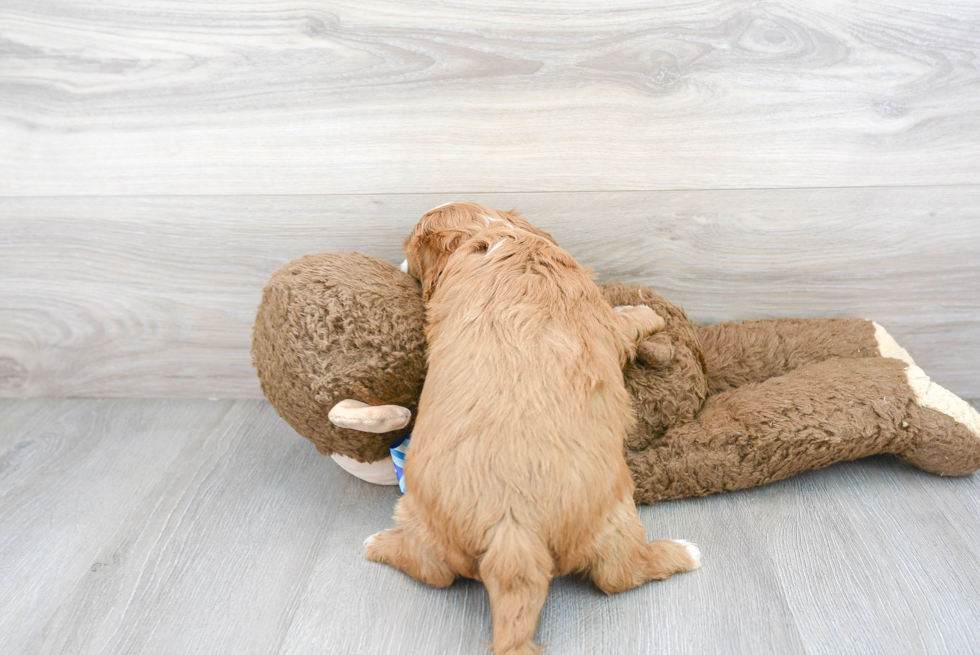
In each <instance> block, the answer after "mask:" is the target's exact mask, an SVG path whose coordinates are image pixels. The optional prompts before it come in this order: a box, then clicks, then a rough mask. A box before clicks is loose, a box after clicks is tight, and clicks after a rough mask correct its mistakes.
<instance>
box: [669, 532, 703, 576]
mask: <svg viewBox="0 0 980 655" xmlns="http://www.w3.org/2000/svg"><path fill="white" fill-rule="evenodd" d="M674 543H677V544H680V545H681V546H684V549H685V550H686V551H687V554H688V555H690V556H691V559H693V560H694V568H696V569H699V568H701V549H700V548H698V547H697V545H695V544H692V543H691V542H690V541H688V540H686V539H674Z"/></svg>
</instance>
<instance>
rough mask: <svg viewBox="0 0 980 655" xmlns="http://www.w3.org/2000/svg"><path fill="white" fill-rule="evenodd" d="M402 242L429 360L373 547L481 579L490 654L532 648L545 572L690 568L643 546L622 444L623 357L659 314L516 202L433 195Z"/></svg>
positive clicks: (653, 575) (441, 575)
mask: <svg viewBox="0 0 980 655" xmlns="http://www.w3.org/2000/svg"><path fill="white" fill-rule="evenodd" d="M405 254H406V257H407V261H408V270H409V272H410V273H411V274H412V275H414V276H415V277H417V278H418V279H419V280H420V281H421V284H422V293H423V298H424V300H425V302H426V310H427V312H428V320H429V325H428V327H427V331H426V337H427V339H428V342H429V350H428V360H429V366H428V374H427V376H426V380H425V385H424V387H423V389H422V396H421V399H420V401H419V407H418V416H417V419H416V422H415V429H414V431H413V434H412V444H411V447H410V449H409V451H408V457H407V461H406V463H405V482H406V493H405V495H404V496H403V497H402V498H401V500H400V501H399V503H398V506H397V508H396V510H395V516H394V518H395V521H396V522H397V524H398V527H396V528H395V529H393V530H388V531H385V532H381V533H379V534H377V535H374V536H373V537H369V538H368V541H367V542H365V544H366V549H365V556H366V557H367V558H368V559H370V560H373V561H376V562H382V563H385V564H390V565H392V566H395V567H397V568H399V569H401V570H402V571H404V572H406V573H408V574H409V575H410V576H412V577H413V578H415V579H416V580H419V581H421V582H425V583H427V584H430V585H433V586H436V587H444V586H447V585H449V584H451V583H452V581H453V580H454V579H455V577H456V576H465V577H469V578H475V579H478V580H482V581H483V583H484V585H486V588H487V592H488V594H489V596H490V609H491V614H492V619H493V646H492V648H493V650H494V652H495V653H498V654H501V653H535V652H537V651H538V647H537V646H536V645H535V644H534V643H533V641H532V638H533V637H534V632H535V630H536V629H537V623H538V617H539V615H540V613H541V608H542V606H543V605H544V601H545V597H546V596H547V594H548V585H549V583H550V581H551V578H552V577H553V576H556V575H565V574H568V573H572V572H575V571H582V572H587V573H588V574H589V575H590V576H591V578H592V580H594V581H595V584H596V585H597V586H598V587H599V588H600V589H602V590H603V591H604V592H606V593H614V592H619V591H625V590H627V589H631V588H633V587H636V586H638V585H641V584H643V583H645V582H647V581H650V580H663V579H665V578H668V577H670V576H671V575H672V574H674V573H678V572H681V571H689V570H691V569H694V568H697V567H698V565H699V557H700V556H699V553H698V550H697V548H696V547H695V546H694V545H693V544H689V543H687V542H684V541H672V540H663V541H654V542H652V543H647V541H646V537H645V535H644V529H643V525H642V524H641V523H640V520H639V517H638V516H637V513H636V506H635V505H634V503H633V482H632V479H631V478H630V474H629V470H628V468H627V466H626V462H625V459H624V457H623V444H624V441H625V439H626V435H627V433H628V431H629V429H630V427H631V426H632V424H633V421H634V418H633V414H632V411H631V408H630V399H629V396H628V394H627V391H626V388H625V385H624V382H623V372H622V371H623V366H624V365H625V363H626V362H627V359H628V358H630V357H632V356H633V355H634V353H635V351H636V346H637V342H638V341H639V340H641V339H643V338H644V337H646V336H647V335H649V334H651V333H652V332H655V331H658V330H662V329H663V327H664V321H663V319H662V318H661V317H660V316H658V315H657V314H656V313H655V312H654V311H653V310H651V309H649V308H648V307H632V308H625V309H623V310H622V311H619V312H617V311H614V310H613V308H612V307H610V306H609V304H608V303H606V301H605V300H604V299H603V297H602V295H601V294H600V292H599V289H598V287H596V285H595V284H594V283H593V282H592V280H591V278H590V275H589V273H588V272H587V271H585V270H584V269H583V268H582V267H581V266H579V265H578V263H577V262H576V261H575V260H574V259H573V258H572V257H571V256H570V255H569V254H568V253H567V252H565V251H564V250H562V249H561V248H559V247H558V245H557V244H556V243H555V241H554V239H552V238H551V236H550V235H548V234H547V233H546V232H542V231H541V230H539V229H537V228H535V227H533V226H532V225H531V224H530V223H528V222H527V221H526V220H524V219H523V218H522V217H521V216H520V215H518V214H516V213H513V212H498V211H495V210H492V209H490V208H488V207H484V206H481V205H477V204H472V203H454V204H451V205H448V206H443V207H439V208H436V209H434V210H432V211H430V212H428V213H427V214H426V215H425V216H423V217H422V219H421V220H420V221H419V223H418V225H417V226H416V227H415V230H414V231H413V232H412V235H411V237H410V238H409V239H408V241H406V243H405Z"/></svg>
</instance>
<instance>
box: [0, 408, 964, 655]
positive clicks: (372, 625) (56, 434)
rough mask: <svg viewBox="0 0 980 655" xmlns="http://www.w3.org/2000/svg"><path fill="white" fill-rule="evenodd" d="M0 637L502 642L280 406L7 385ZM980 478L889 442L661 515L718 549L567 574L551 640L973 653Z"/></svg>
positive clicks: (111, 644)
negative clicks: (945, 474)
mask: <svg viewBox="0 0 980 655" xmlns="http://www.w3.org/2000/svg"><path fill="white" fill-rule="evenodd" d="M0 428H2V432H0V462H2V465H0V548H2V552H3V554H4V565H3V566H2V567H0V652H4V653H30V654H32V655H33V654H46V653H59V654H60V653H71V654H80V655H81V654H89V653H92V654H94V653H106V654H114V653H119V654H122V653H136V652H138V653H145V654H147V655H158V654H160V655H162V654H165V653H173V652H181V653H187V654H188V655H224V654H226V653H227V654H229V655H230V654H232V653H234V654H236V655H237V654H239V653H242V652H248V653H268V654H274V653H283V654H287V653H289V654H304V655H305V654H310V655H314V654H316V655H319V654H324V655H325V654H327V653H329V654H330V655H356V654H360V653H379V654H385V655H415V654H417V653H461V654H467V655H469V654H473V655H482V654H483V653H486V652H487V651H486V650H485V649H484V648H483V647H482V646H481V642H486V641H489V639H490V625H491V624H490V612H489V606H488V603H487V598H486V592H485V590H484V589H483V586H482V585H481V584H479V583H477V582H473V581H461V582H458V583H456V584H454V585H453V586H452V587H450V588H448V589H432V588H429V587H426V586H424V585H421V584H418V583H415V582H414V581H412V580H411V579H409V578H408V577H407V576H405V575H404V574H402V573H400V572H398V571H396V570H394V569H392V568H390V567H386V566H382V565H378V564H375V563H372V562H368V561H366V560H364V559H363V557H362V555H361V548H362V547H361V542H362V541H363V539H364V538H365V537H366V536H367V535H369V534H372V533H374V532H376V531H378V530H380V529H384V528H386V527H388V526H389V525H390V522H391V519H390V515H391V511H392V509H393V506H394V503H395V501H396V499H397V496H398V493H397V490H396V489H393V488H391V487H377V486H373V485H369V484H367V483H365V482H362V481H360V480H356V479H354V478H353V477H351V476H349V475H348V474H347V473H345V472H344V471H342V470H341V469H340V468H339V467H337V466H336V465H335V464H334V463H333V462H332V461H330V460H329V459H327V458H325V457H322V456H320V455H318V454H316V452H315V451H314V449H313V448H312V447H311V446H310V445H309V444H308V443H307V442H306V441H304V440H302V439H300V438H299V437H298V436H296V435H295V434H294V433H292V431H291V430H290V429H289V427H288V426H287V425H286V424H285V423H283V422H282V421H281V420H280V419H279V418H278V417H277V416H276V415H275V413H274V411H273V410H272V408H271V407H270V406H269V405H268V404H266V403H265V402H264V401H254V400H241V401H218V402H209V401H205V400H173V399H169V400H75V399H73V400H58V399H30V400H9V399H8V400H0ZM978 507H980V477H978V476H976V475H974V476H971V477H967V478H960V479H944V478H939V477H936V476H932V475H928V474H925V473H922V472H921V471H918V470H915V469H913V468H911V467H908V466H905V465H903V464H900V463H898V462H897V461H896V460H893V459H890V458H871V459H867V460H862V461H859V462H853V463H848V464H844V465H837V466H833V467H830V468H827V469H824V470H822V471H817V472H813V473H810V474H805V475H802V476H798V477H796V478H793V479H791V480H786V481H783V482H779V483H776V484H773V485H770V486H768V487H763V488H760V489H755V490H750V491H743V492H736V493H732V494H727V495H721V496H712V497H708V498H698V499H690V500H684V501H676V502H671V503H661V504H659V505H655V506H653V507H644V508H641V510H640V516H641V519H642V520H643V522H644V524H645V525H646V527H647V535H648V537H650V538H654V537H685V538H689V539H691V540H694V541H696V542H697V543H698V544H699V545H700V547H701V548H702V552H703V555H704V565H703V566H702V568H701V569H699V570H698V571H696V572H692V573H688V574H684V575H679V576H676V577H674V578H672V579H670V580H668V581H666V582H662V583H651V584H648V585H645V586H643V587H641V588H639V589H636V590H633V591H631V592H627V593H625V594H618V595H614V596H605V595H603V594H602V593H600V592H598V591H597V590H595V589H594V588H593V587H592V586H591V585H590V584H588V583H586V582H584V581H581V580H579V579H577V578H575V577H569V578H562V579H558V580H555V581H554V583H553V584H552V589H551V593H550V595H549V598H548V602H547V604H546V605H545V608H544V612H543V613H542V618H541V624H540V627H539V630H538V637H539V639H540V641H542V642H545V643H547V644H549V648H548V650H547V651H546V652H551V653H563V654H565V653H567V654H570V655H580V654H581V655H586V654H588V655H591V654H593V653H651V652H670V653H678V654H688V653H690V654H692V655H694V654H702V653H726V654H733V655H740V654H745V655H755V654H758V653H779V654H782V653H801V654H802V653H808V654H811V655H818V654H821V653H837V652H842V651H843V652H867V653H963V652H971V650H972V645H975V644H976V643H977V640H978V639H980V634H978V626H980V616H978V612H980V610H978V608H977V606H976V598H977V596H978V594H980V558H978V557H977V548H976V544H977V543H978V541H980V515H978V514H977V508H978Z"/></svg>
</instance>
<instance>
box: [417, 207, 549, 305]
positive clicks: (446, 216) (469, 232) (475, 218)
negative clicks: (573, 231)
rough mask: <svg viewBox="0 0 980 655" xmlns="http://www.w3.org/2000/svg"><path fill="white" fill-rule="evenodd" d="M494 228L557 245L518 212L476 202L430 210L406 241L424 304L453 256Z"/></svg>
mask: <svg viewBox="0 0 980 655" xmlns="http://www.w3.org/2000/svg"><path fill="white" fill-rule="evenodd" d="M491 226H493V227H494V228H497V229H501V228H503V229H510V230H514V231H524V232H530V233H531V234H536V235H538V236H540V237H544V238H546V239H548V240H549V241H551V242H552V243H555V240H554V239H553V238H552V237H551V235H550V234H548V233H547V232H544V231H543V230H539V229H538V228H536V227H534V226H533V225H531V224H530V223H528V222H527V221H526V220H525V219H524V217H523V216H521V215H520V214H518V213H517V212H514V211H509V212H502V211H498V210H496V209H491V208H490V207H487V206H485V205H480V204H477V203H475V202H453V203H449V204H447V205H442V206H440V207H436V208H435V209H430V210H429V211H428V212H426V213H425V215H423V216H422V218H421V219H420V220H419V222H418V223H417V224H416V225H415V229H414V230H412V234H411V236H409V237H408V239H406V240H405V259H406V261H407V262H408V273H409V274H410V275H413V276H415V277H416V278H418V279H419V281H421V283H422V300H423V301H427V300H428V299H429V297H430V296H431V295H432V292H433V290H434V289H435V286H436V283H437V282H438V281H439V277H440V276H441V275H442V272H443V270H445V268H446V264H447V263H448V262H449V258H450V257H451V256H452V254H453V253H454V252H456V251H457V250H458V249H459V248H460V247H461V246H462V245H463V244H464V243H466V242H467V241H469V240H470V239H472V238H473V237H476V236H479V235H480V234H481V233H482V232H484V231H486V230H489V229H490V227H491Z"/></svg>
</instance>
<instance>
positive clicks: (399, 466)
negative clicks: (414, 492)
mask: <svg viewBox="0 0 980 655" xmlns="http://www.w3.org/2000/svg"><path fill="white" fill-rule="evenodd" d="M411 438H412V435H408V436H407V437H405V438H404V439H402V440H401V441H399V442H398V443H396V444H395V445H394V446H392V447H391V448H390V449H389V450H391V463H392V464H394V465H395V476H397V477H398V488H399V489H401V490H402V493H405V452H406V451H407V450H408V440H409V439H411Z"/></svg>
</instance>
